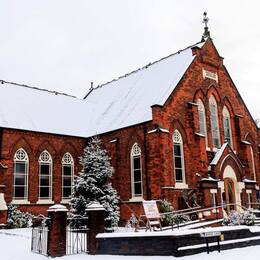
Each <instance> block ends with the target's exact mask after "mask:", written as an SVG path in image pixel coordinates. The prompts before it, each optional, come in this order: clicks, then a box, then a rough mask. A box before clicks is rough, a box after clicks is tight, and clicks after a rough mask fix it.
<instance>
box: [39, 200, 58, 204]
mask: <svg viewBox="0 0 260 260" xmlns="http://www.w3.org/2000/svg"><path fill="white" fill-rule="evenodd" d="M36 204H54V201H53V200H48V199H46V200H38V201H37V202H36Z"/></svg>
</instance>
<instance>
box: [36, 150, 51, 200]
mask: <svg viewBox="0 0 260 260" xmlns="http://www.w3.org/2000/svg"><path fill="white" fill-rule="evenodd" d="M39 198H40V199H44V200H45V199H47V200H51V198H52V158H51V155H50V154H49V152H48V151H46V150H44V151H43V152H42V153H41V154H40V157H39Z"/></svg>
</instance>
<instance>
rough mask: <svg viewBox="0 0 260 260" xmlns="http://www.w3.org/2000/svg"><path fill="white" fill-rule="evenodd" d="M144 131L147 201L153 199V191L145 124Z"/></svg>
mask: <svg viewBox="0 0 260 260" xmlns="http://www.w3.org/2000/svg"><path fill="white" fill-rule="evenodd" d="M143 131H144V170H145V185H146V196H147V200H150V199H151V189H150V181H149V176H148V167H147V159H148V150H147V144H146V133H147V128H146V124H145V123H144V127H143Z"/></svg>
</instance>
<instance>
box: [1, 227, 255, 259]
mask: <svg viewBox="0 0 260 260" xmlns="http://www.w3.org/2000/svg"><path fill="white" fill-rule="evenodd" d="M144 239H145V238H144ZM30 243H31V229H13V230H0V259H1V260H47V259H49V258H47V257H46V256H41V255H38V254H35V253H32V252H31V251H30ZM259 253H260V246H253V247H247V248H241V249H232V250H225V251H221V252H220V253H218V252H213V253H210V254H209V255H207V254H206V253H202V254H197V255H193V256H186V257H179V258H176V259H179V260H182V259H184V260H204V259H205V260H219V259H221V260H230V259H236V260H244V259H250V260H258V259H259V255H258V254H259ZM83 259H84V260H112V259H113V260H172V259H174V257H172V256H152V257H151V256H109V255H98V256H91V255H86V254H80V255H70V256H64V257H60V258H57V260H83Z"/></svg>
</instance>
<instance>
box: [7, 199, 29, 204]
mask: <svg viewBox="0 0 260 260" xmlns="http://www.w3.org/2000/svg"><path fill="white" fill-rule="evenodd" d="M11 204H15V205H28V204H30V201H29V200H18V199H14V200H12V201H11Z"/></svg>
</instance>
